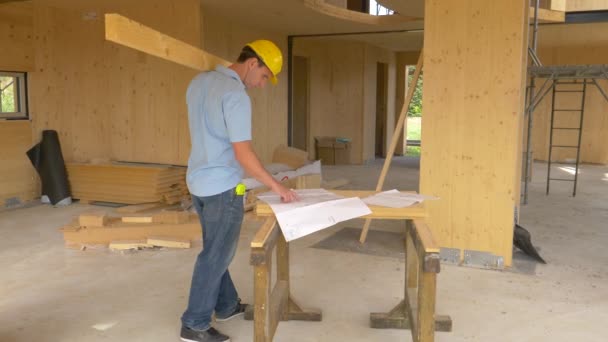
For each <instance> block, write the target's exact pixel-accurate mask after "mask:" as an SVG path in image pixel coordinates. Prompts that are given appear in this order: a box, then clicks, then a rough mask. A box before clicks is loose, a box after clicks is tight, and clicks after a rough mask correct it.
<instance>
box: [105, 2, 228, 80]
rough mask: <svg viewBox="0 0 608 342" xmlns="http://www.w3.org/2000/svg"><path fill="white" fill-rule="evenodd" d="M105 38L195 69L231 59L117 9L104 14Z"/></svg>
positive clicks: (207, 67) (205, 67)
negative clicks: (132, 18)
mask: <svg viewBox="0 0 608 342" xmlns="http://www.w3.org/2000/svg"><path fill="white" fill-rule="evenodd" d="M105 19H106V23H105V28H106V40H109V41H112V42H115V43H118V44H121V45H124V46H128V47H130V48H133V49H135V50H138V51H142V52H145V53H147V54H149V55H152V56H156V57H160V58H163V59H166V60H168V61H171V62H175V63H177V64H180V65H183V66H187V67H190V68H193V69H195V70H212V69H214V68H215V66H216V65H225V66H228V65H230V63H229V62H228V61H225V60H223V59H221V58H219V57H217V56H214V55H212V54H210V53H208V52H205V51H202V50H200V49H199V48H197V47H194V46H192V45H189V44H187V43H184V42H182V41H179V40H177V39H175V38H172V37H170V36H168V35H166V34H163V33H160V32H158V31H156V30H154V29H152V28H149V27H147V26H145V25H143V24H140V23H138V22H136V21H134V20H131V19H129V18H127V17H123V16H121V15H120V14H116V13H107V14H106V15H105Z"/></svg>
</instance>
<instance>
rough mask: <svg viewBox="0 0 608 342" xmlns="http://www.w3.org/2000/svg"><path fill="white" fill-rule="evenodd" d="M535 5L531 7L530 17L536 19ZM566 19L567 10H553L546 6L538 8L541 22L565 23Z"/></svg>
mask: <svg viewBox="0 0 608 342" xmlns="http://www.w3.org/2000/svg"><path fill="white" fill-rule="evenodd" d="M534 11H535V9H534V7H530V12H529V13H530V19H534ZM564 21H566V12H562V11H553V10H549V9H545V8H539V9H538V22H539V23H563V22H564Z"/></svg>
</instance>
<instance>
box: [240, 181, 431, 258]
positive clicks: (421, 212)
mask: <svg viewBox="0 0 608 342" xmlns="http://www.w3.org/2000/svg"><path fill="white" fill-rule="evenodd" d="M330 191H331V192H333V193H335V194H337V195H340V196H344V197H360V198H363V197H367V196H370V195H373V194H375V193H377V191H358V190H330ZM369 208H370V209H371V211H372V213H371V214H370V215H366V216H363V217H362V218H375V219H388V220H401V219H411V218H424V217H426V216H427V212H426V206H425V202H422V203H418V204H416V205H413V206H410V207H405V208H388V207H379V206H374V205H370V206H369ZM255 213H256V215H258V216H273V215H274V214H273V212H272V209H271V208H270V206H269V205H268V204H266V203H264V202H261V201H258V203H257V204H256V207H255ZM252 247H253V246H252Z"/></svg>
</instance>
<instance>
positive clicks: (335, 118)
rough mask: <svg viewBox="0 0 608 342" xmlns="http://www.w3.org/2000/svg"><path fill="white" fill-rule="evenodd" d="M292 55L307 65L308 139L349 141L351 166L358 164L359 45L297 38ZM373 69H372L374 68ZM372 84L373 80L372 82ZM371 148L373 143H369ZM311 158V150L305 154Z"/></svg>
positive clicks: (361, 49)
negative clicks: (325, 137)
mask: <svg viewBox="0 0 608 342" xmlns="http://www.w3.org/2000/svg"><path fill="white" fill-rule="evenodd" d="M294 55H297V56H303V57H307V58H309V63H310V79H309V80H310V136H309V141H308V146H311V147H312V146H315V145H314V137H315V136H340V137H345V138H350V139H352V150H351V154H350V159H351V162H353V163H355V164H358V163H361V162H362V151H363V136H362V135H363V134H362V133H363V120H362V118H363V113H364V109H363V103H364V100H363V98H364V89H363V80H364V69H363V65H364V55H365V46H364V44H362V43H357V42H351V41H341V40H329V39H315V38H298V39H296V40H295V42H294ZM374 68H375V65H374ZM374 84H375V79H374ZM371 143H372V144H373V141H372V142H371ZM309 155H310V157H314V148H311V149H310V150H309Z"/></svg>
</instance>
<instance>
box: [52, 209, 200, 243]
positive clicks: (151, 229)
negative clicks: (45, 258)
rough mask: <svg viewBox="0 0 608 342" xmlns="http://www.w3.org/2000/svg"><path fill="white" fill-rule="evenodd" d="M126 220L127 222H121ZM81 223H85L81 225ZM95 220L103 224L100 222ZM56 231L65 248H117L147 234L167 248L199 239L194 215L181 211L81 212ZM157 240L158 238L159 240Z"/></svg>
mask: <svg viewBox="0 0 608 342" xmlns="http://www.w3.org/2000/svg"><path fill="white" fill-rule="evenodd" d="M129 220H131V222H125V221H129ZM133 221H137V222H133ZM81 222H82V223H85V224H84V225H83V224H82V223H81ZM99 223H103V225H100V224H99ZM60 231H62V232H63V238H64V240H65V244H66V247H69V248H78V246H83V245H106V246H108V245H110V244H113V246H118V247H116V248H120V246H121V244H119V242H120V243H122V242H124V241H129V242H131V243H133V241H139V242H141V241H147V239H148V238H150V237H162V238H163V239H164V240H165V241H166V242H165V243H164V244H163V245H158V246H163V247H168V246H167V245H171V246H169V247H172V246H177V245H179V246H184V245H185V241H188V243H189V242H190V241H192V240H199V241H200V240H202V238H201V237H202V233H201V225H200V221H199V219H198V216H197V215H196V214H191V213H189V212H184V211H174V212H159V213H155V214H153V215H148V216H129V217H108V216H106V215H92V214H83V215H82V216H81V217H78V219H75V220H73V222H71V223H70V224H68V225H66V226H64V227H62V228H61V229H60ZM157 240H159V241H160V239H157ZM123 245H124V244H123ZM125 248H126V249H129V248H127V247H125ZM176 248H177V247H176ZM179 248H186V247H179Z"/></svg>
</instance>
